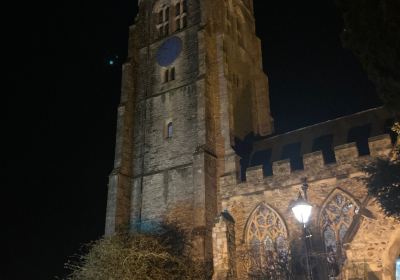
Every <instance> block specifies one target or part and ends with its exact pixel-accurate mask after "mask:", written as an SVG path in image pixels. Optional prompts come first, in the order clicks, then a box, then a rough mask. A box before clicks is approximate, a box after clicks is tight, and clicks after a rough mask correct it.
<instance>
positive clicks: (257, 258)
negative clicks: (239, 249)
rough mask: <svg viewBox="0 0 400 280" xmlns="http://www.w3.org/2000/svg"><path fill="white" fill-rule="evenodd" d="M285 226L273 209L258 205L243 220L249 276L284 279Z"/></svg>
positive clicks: (286, 257) (286, 271)
mask: <svg viewBox="0 0 400 280" xmlns="http://www.w3.org/2000/svg"><path fill="white" fill-rule="evenodd" d="M287 237H288V235H287V229H286V226H285V224H284V222H283V220H282V218H281V217H280V216H279V215H278V213H277V212H276V211H274V210H273V209H272V208H271V207H269V206H267V205H266V204H264V203H262V204H260V205H259V206H258V207H257V208H256V209H255V210H254V211H253V213H252V215H251V216H250V218H249V221H248V223H247V229H246V240H247V245H248V258H249V263H248V273H249V276H250V278H251V279H288V278H287V277H288V274H289V262H290V252H289V245H288V241H287Z"/></svg>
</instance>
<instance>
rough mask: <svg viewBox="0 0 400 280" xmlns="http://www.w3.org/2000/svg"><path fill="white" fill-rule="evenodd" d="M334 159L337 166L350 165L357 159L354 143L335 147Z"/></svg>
mask: <svg viewBox="0 0 400 280" xmlns="http://www.w3.org/2000/svg"><path fill="white" fill-rule="evenodd" d="M335 157H336V162H337V163H338V164H344V163H350V162H352V161H354V160H355V159H356V158H357V157H358V150H357V146H356V143H355V142H352V143H348V144H344V145H340V146H337V147H335Z"/></svg>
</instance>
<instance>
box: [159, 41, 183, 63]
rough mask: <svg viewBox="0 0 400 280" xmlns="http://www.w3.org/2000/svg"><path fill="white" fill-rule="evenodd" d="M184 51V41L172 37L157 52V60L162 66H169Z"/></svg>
mask: <svg viewBox="0 0 400 280" xmlns="http://www.w3.org/2000/svg"><path fill="white" fill-rule="evenodd" d="M181 51H182V40H181V39H180V38H178V37H172V38H169V39H168V40H166V41H165V42H164V43H162V45H161V46H160V48H159V49H158V51H157V54H156V59H157V63H158V64H159V65H160V66H163V67H165V66H168V65H170V64H171V63H172V62H174V61H175V59H176V58H177V57H178V56H179V54H180V53H181Z"/></svg>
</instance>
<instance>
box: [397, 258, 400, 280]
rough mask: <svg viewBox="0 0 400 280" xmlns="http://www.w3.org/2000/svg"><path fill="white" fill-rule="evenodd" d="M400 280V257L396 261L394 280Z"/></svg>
mask: <svg viewBox="0 0 400 280" xmlns="http://www.w3.org/2000/svg"><path fill="white" fill-rule="evenodd" d="M398 279H400V256H399V257H398V258H397V260H396V280H398Z"/></svg>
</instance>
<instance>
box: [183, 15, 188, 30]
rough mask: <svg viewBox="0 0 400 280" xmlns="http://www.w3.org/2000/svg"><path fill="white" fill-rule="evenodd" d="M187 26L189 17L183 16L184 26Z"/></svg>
mask: <svg viewBox="0 0 400 280" xmlns="http://www.w3.org/2000/svg"><path fill="white" fill-rule="evenodd" d="M186 26H187V19H186V16H183V17H182V28H185V27H186Z"/></svg>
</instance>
